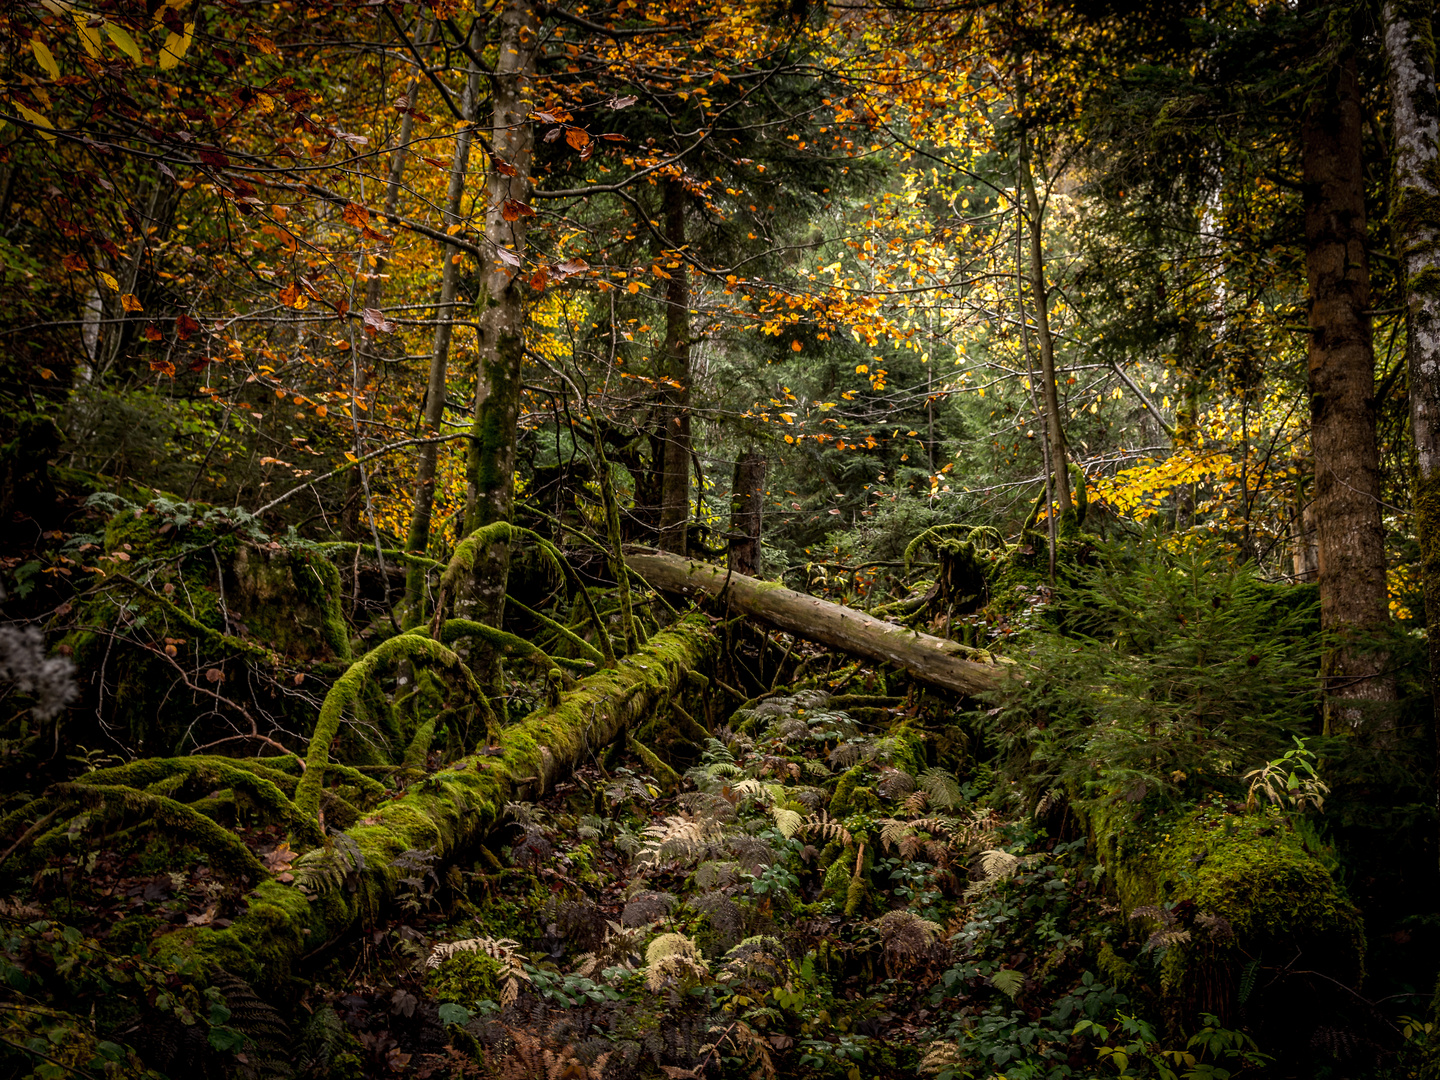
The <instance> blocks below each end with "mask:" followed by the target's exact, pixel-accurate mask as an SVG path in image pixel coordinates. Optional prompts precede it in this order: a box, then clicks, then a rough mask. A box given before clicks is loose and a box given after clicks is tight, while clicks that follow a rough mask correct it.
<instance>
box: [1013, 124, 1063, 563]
mask: <svg viewBox="0 0 1440 1080" xmlns="http://www.w3.org/2000/svg"><path fill="white" fill-rule="evenodd" d="M1019 174H1020V187H1021V190H1022V191H1023V193H1024V196H1025V214H1026V216H1027V217H1028V218H1029V219H1030V300H1031V305H1032V306H1033V307H1034V309H1035V339H1036V342H1037V343H1038V344H1039V346H1040V375H1041V378H1042V379H1043V380H1044V382H1045V385H1044V387H1043V388H1042V389H1043V391H1044V397H1045V420H1046V424H1045V438H1046V441H1047V442H1048V444H1049V446H1050V472H1051V475H1052V476H1053V477H1054V484H1055V501H1056V502H1057V503H1058V504H1059V515H1060V519H1061V520H1062V521H1063V520H1064V519H1065V518H1066V517H1067V516H1073V513H1074V503H1073V501H1072V500H1071V498H1070V468H1069V463H1070V459H1069V457H1068V455H1067V454H1066V452H1065V424H1064V421H1063V420H1062V419H1061V417H1060V391H1059V389H1058V388H1057V386H1056V384H1055V335H1054V334H1052V333H1051V332H1050V290H1049V287H1048V286H1047V285H1046V284H1045V248H1044V243H1043V240H1044V231H1043V229H1042V225H1043V224H1044V219H1043V217H1042V213H1041V209H1040V200H1039V198H1037V197H1036V194H1035V179H1034V177H1032V176H1031V175H1030V139H1029V136H1028V135H1024V136H1022V138H1021V143H1020V168H1019ZM1022 322H1023V312H1022ZM1051 576H1052V577H1053V576H1054V570H1053V567H1052V570H1051Z"/></svg>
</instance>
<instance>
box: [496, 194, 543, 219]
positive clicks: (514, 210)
mask: <svg viewBox="0 0 1440 1080" xmlns="http://www.w3.org/2000/svg"><path fill="white" fill-rule="evenodd" d="M500 216H501V217H503V218H504V219H505V220H506V221H518V220H519V219H520V218H522V217H534V216H535V211H534V209H532V208H531V207H529V206H526V205H525V204H524V203H523V202H519V201H518V200H516V199H506V200H505V201H504V202H503V203H501V204H500Z"/></svg>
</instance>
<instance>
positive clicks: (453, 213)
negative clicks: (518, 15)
mask: <svg viewBox="0 0 1440 1080" xmlns="http://www.w3.org/2000/svg"><path fill="white" fill-rule="evenodd" d="M480 25H481V24H480V20H479V19H474V20H472V21H471V23H470V34H469V38H470V49H471V51H472V52H474V53H476V54H477V55H478V54H479V52H480V49H481V45H482V42H481V40H480V39H481V35H480V32H479V31H480ZM415 85H416V84H414V83H412V84H411V94H412V95H413V94H414V93H415ZM479 101H480V72H479V71H478V70H475V69H473V68H472V69H471V71H470V77H469V79H467V80H466V82H465V95H464V97H463V98H462V99H461V102H460V112H461V113H462V114H463V115H464V116H465V119H466V120H468V121H470V122H471V123H470V124H467V125H466V126H465V127H463V128H461V129H460V130H459V131H458V132H457V133H456V135H455V153H454V156H453V157H452V158H451V160H450V184H449V188H448V189H447V191H446V193H445V225H446V227H447V228H448V227H450V226H453V225H458V224H460V220H461V218H460V209H461V201H462V199H463V198H464V195H465V176H466V173H467V172H468V171H469V167H470V146H471V143H472V142H473V141H474V127H473V122H474V119H475V109H476V108H477V106H478V105H479ZM409 120H410V116H409V115H408V114H407V115H406V117H405V121H406V123H407V124H408V122H409ZM401 130H402V132H403V131H404V130H406V129H405V128H402V129H401ZM386 204H387V205H386V209H387V211H389V209H390V207H389V199H388V198H387V200H386ZM444 259H445V265H444V267H443V269H442V270H441V272H440V297H439V299H438V300H437V301H436V318H437V320H438V322H437V323H436V326H435V338H434V341H433V343H432V344H431V348H430V378H429V381H428V382H427V383H426V385H425V412H424V419H423V423H424V427H425V434H427V435H438V434H439V433H440V425H441V424H442V423H443V422H444V419H445V388H446V374H447V372H448V370H449V366H450V339H451V337H452V336H453V331H454V325H455V288H456V283H457V282H458V281H459V278H460V267H459V265H458V263H459V261H460V250H459V249H458V248H456V247H454V246H453V245H450V244H446V245H445V248H444ZM439 452H440V445H439V444H438V443H426V444H425V445H423V446H421V447H420V460H419V462H418V463H417V465H416V469H415V501H414V504H413V506H412V507H411V510H410V532H409V534H408V535H407V536H406V538H405V550H406V551H411V552H414V553H415V554H417V555H424V554H425V549H426V548H428V547H429V546H430V522H431V518H432V515H433V514H434V512H435V465H436V462H437V460H438V458H439ZM425 575H426V570H425V568H424V567H423V566H411V567H409V568H408V569H407V571H406V574H405V613H404V616H403V618H404V623H405V625H406V626H413V625H415V624H417V623H418V622H420V620H421V619H422V618H423V614H422V612H421V609H422V607H423V605H424V596H425Z"/></svg>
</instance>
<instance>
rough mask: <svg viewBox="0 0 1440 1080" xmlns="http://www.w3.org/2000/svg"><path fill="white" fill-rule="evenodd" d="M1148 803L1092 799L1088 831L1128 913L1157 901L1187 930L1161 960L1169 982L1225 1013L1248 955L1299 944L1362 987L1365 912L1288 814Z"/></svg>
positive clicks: (1197, 1007)
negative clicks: (1156, 807)
mask: <svg viewBox="0 0 1440 1080" xmlns="http://www.w3.org/2000/svg"><path fill="white" fill-rule="evenodd" d="M1143 814H1144V811H1143V810H1140V809H1137V808H1136V806H1134V805H1132V804H1128V803H1119V804H1114V805H1112V806H1110V807H1101V808H1094V809H1092V810H1091V811H1090V812H1089V826H1090V832H1091V836H1092V839H1093V841H1094V844H1095V847H1096V850H1097V852H1098V855H1099V858H1100V861H1101V862H1102V864H1103V865H1104V867H1105V870H1106V873H1107V876H1108V879H1109V881H1110V884H1111V886H1112V888H1113V890H1114V892H1115V893H1116V895H1117V898H1118V899H1119V901H1120V903H1121V905H1122V910H1123V913H1124V914H1125V915H1126V916H1129V915H1131V914H1132V913H1134V912H1135V911H1136V909H1142V910H1152V911H1154V910H1155V909H1159V912H1160V914H1158V915H1157V917H1158V918H1159V919H1160V920H1162V921H1163V922H1164V923H1166V924H1168V926H1169V928H1170V929H1172V930H1174V931H1175V932H1176V936H1177V937H1180V938H1186V937H1187V936H1188V939H1186V940H1177V941H1174V942H1173V943H1172V944H1170V945H1169V947H1168V949H1167V951H1166V953H1165V956H1164V959H1163V962H1162V965H1161V989H1162V991H1163V992H1164V993H1165V994H1166V995H1169V996H1171V997H1172V998H1174V999H1175V1000H1177V1002H1178V1003H1179V1004H1180V1006H1181V1008H1182V1010H1183V1011H1185V1012H1213V1013H1216V1014H1218V1015H1221V1016H1225V1015H1226V1014H1227V1013H1230V1012H1231V1011H1232V1010H1233V1007H1234V1005H1235V1000H1234V999H1235V995H1236V991H1237V988H1238V985H1239V982H1240V976H1241V972H1242V969H1243V968H1244V967H1245V966H1246V965H1247V964H1249V963H1251V962H1252V961H1255V960H1256V959H1257V958H1260V957H1269V958H1271V959H1272V960H1275V961H1280V960H1281V959H1282V954H1283V959H1284V960H1288V959H1289V958H1291V957H1293V956H1295V955H1296V953H1297V951H1298V952H1299V953H1300V954H1301V955H1303V956H1304V957H1305V964H1306V966H1307V967H1309V968H1311V969H1313V970H1316V971H1319V972H1321V973H1322V974H1323V975H1325V976H1327V977H1329V978H1331V979H1336V980H1339V981H1340V982H1342V983H1344V984H1346V985H1349V986H1352V987H1358V985H1359V984H1360V981H1361V979H1362V978H1363V976H1364V955H1365V935H1364V928H1363V925H1362V923H1361V919H1360V913H1359V912H1358V911H1357V910H1356V908H1355V905H1354V904H1353V903H1352V902H1351V901H1350V899H1349V897H1348V896H1347V895H1346V894H1345V891H1344V889H1343V888H1342V887H1341V886H1340V884H1339V883H1338V882H1337V881H1336V880H1335V878H1334V877H1333V875H1332V874H1331V872H1330V870H1329V868H1328V867H1327V866H1326V865H1325V863H1324V862H1323V861H1322V859H1321V858H1320V856H1319V855H1318V854H1317V853H1316V852H1314V851H1312V850H1310V849H1309V847H1308V846H1307V844H1306V842H1305V841H1304V839H1302V837H1301V836H1300V835H1299V834H1297V833H1296V832H1295V830H1294V829H1293V828H1292V827H1291V825H1290V822H1289V821H1288V820H1287V819H1286V818H1285V816H1284V815H1282V814H1281V813H1279V812H1278V811H1270V812H1266V813H1258V814H1247V813H1234V812H1232V811H1231V810H1230V809H1229V808H1228V807H1227V804H1225V803H1223V802H1219V801H1216V802H1209V803H1204V804H1202V805H1200V806H1198V807H1195V808H1193V809H1191V810H1189V811H1187V812H1185V813H1183V814H1182V815H1179V816H1174V815H1170V816H1166V817H1159V818H1150V819H1148V820H1146V819H1145V818H1144V817H1143ZM1216 920H1223V922H1217V921H1216Z"/></svg>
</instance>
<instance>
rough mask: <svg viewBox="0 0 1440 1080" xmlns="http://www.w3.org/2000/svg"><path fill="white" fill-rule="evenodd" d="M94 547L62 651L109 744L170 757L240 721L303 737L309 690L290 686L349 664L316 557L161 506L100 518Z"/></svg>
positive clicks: (208, 517) (252, 529)
mask: <svg viewBox="0 0 1440 1080" xmlns="http://www.w3.org/2000/svg"><path fill="white" fill-rule="evenodd" d="M103 548H104V552H103V554H101V555H99V556H92V558H93V559H94V561H95V562H96V565H97V566H98V567H99V568H100V569H101V570H102V571H103V572H104V576H103V577H102V578H100V579H99V580H98V582H97V585H96V587H95V588H94V589H92V590H91V591H90V593H88V594H87V595H86V596H85V597H83V598H82V600H81V601H80V603H79V605H78V608H79V612H78V614H79V618H80V625H81V629H79V630H77V631H75V632H73V633H72V634H71V635H70V637H69V639H68V640H67V642H66V645H67V647H68V648H70V649H72V650H73V652H74V655H75V661H76V664H77V666H78V667H79V668H80V669H81V670H86V671H95V672H97V673H98V676H97V679H96V680H94V681H93V682H92V685H93V686H94V687H95V692H96V693H97V694H98V695H99V698H100V700H99V702H97V704H98V705H101V706H103V708H102V709H101V712H102V713H103V716H104V723H105V724H106V725H107V729H108V731H109V732H110V733H113V734H119V735H120V736H121V737H122V738H123V739H124V741H125V742H126V743H127V745H129V746H130V747H131V748H132V749H134V750H136V751H139V752H141V753H158V754H172V753H177V752H178V753H183V752H185V751H186V750H187V749H190V748H193V747H195V746H197V745H199V746H203V745H207V744H209V743H211V742H212V741H213V740H214V739H216V738H220V737H225V736H229V735H232V734H233V733H234V732H235V731H236V730H237V729H238V730H242V731H243V730H245V729H246V728H248V727H250V726H251V725H250V715H247V714H256V713H263V714H268V715H271V716H276V717H280V718H281V719H282V723H281V725H280V726H282V727H286V728H290V729H292V730H296V729H298V730H304V729H305V728H306V727H308V725H309V723H310V717H311V716H312V715H313V713H312V711H311V710H312V708H313V706H312V704H311V702H310V701H309V700H308V696H309V693H308V692H309V688H308V687H307V688H306V689H305V690H302V691H296V690H295V689H294V687H295V686H296V685H297V684H298V683H299V682H302V681H303V680H304V679H305V678H306V677H307V676H308V675H310V674H318V675H323V674H328V673H329V671H330V670H331V669H332V668H333V667H334V666H336V665H338V664H341V663H344V662H347V661H348V660H349V659H350V643H349V639H348V636H347V632H346V627H345V623H344V620H343V619H342V617H341V613H340V577H339V573H338V571H337V570H336V569H335V567H334V566H333V565H332V564H331V563H329V562H328V561H327V560H326V559H325V558H324V557H323V556H322V555H321V554H319V553H318V552H317V551H315V550H313V549H312V547H311V546H310V545H307V544H304V543H298V542H288V541H286V542H282V541H280V540H275V539H271V538H270V537H268V536H266V535H265V534H264V533H262V532H260V531H259V530H258V528H257V527H256V526H255V525H254V523H253V521H250V520H247V519H243V518H241V517H237V516H236V515H235V514H234V513H232V512H229V511H226V510H223V509H211V508H206V507H202V506H198V505H191V504H179V503H170V502H163V501H160V500H157V501H156V502H154V503H151V504H149V505H147V506H144V507H138V508H137V507H126V508H124V509H121V510H120V511H119V512H118V513H115V514H114V515H112V516H111V518H110V519H109V521H108V522H107V524H106V527H105V534H104V543H103ZM297 674H298V675H299V679H297V677H296V676H297ZM102 683H103V688H102V686H101V684H102ZM313 685H314V684H312V686H313ZM231 687H243V689H236V690H232V689H230V688H231ZM197 706H199V707H200V708H198V709H197ZM92 711H93V710H83V709H82V710H79V711H78V713H77V715H88V714H89V713H91V712H92ZM197 713H198V714H199V715H201V716H202V717H204V716H213V717H214V718H215V720H214V723H213V724H212V723H207V722H204V721H203V720H202V721H201V722H199V723H197V721H196V717H197ZM72 721H73V718H72ZM71 736H72V738H73V741H76V742H81V743H86V744H88V743H89V742H90V741H91V740H92V737H93V736H92V735H91V733H90V732H88V731H84V730H75V731H72V732H71Z"/></svg>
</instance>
